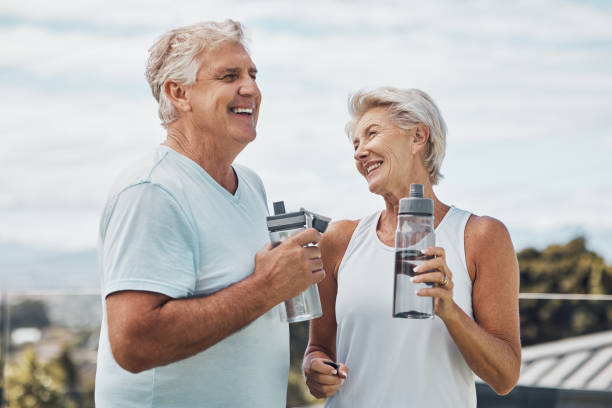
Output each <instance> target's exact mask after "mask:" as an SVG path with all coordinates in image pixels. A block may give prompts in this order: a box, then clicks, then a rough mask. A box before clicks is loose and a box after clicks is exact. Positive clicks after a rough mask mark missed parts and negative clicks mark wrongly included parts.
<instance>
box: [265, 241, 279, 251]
mask: <svg viewBox="0 0 612 408" xmlns="http://www.w3.org/2000/svg"><path fill="white" fill-rule="evenodd" d="M279 245H280V242H268V243H267V244H266V245H265V246H264V247H263V248H261V250H262V251H271V250H272V249H274V248H276V247H277V246H279Z"/></svg>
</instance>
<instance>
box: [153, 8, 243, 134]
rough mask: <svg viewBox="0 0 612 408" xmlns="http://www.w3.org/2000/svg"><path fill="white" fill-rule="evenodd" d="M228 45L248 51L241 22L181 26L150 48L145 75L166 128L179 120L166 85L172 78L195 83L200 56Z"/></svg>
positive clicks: (185, 82)
mask: <svg viewBox="0 0 612 408" xmlns="http://www.w3.org/2000/svg"><path fill="white" fill-rule="evenodd" d="M228 42H229V43H237V44H241V45H242V46H243V47H244V49H245V50H247V47H246V44H245V37H244V32H243V29H242V25H241V24H240V23H239V22H237V21H233V20H226V21H223V22H215V21H204V22H201V23H196V24H193V25H189V26H185V27H179V28H176V29H174V30H171V31H168V32H167V33H165V34H163V35H162V36H161V37H160V38H159V39H158V40H157V41H156V42H155V44H153V45H152V46H151V48H149V58H148V60H147V67H146V72H145V76H146V78H147V82H149V86H150V87H151V91H152V92H153V96H154V97H155V100H157V102H158V103H159V118H160V119H161V124H162V126H163V127H165V128H167V127H168V124H169V123H171V122H173V121H174V120H176V119H177V117H178V116H177V112H176V109H175V108H174V106H173V105H172V103H171V102H170V100H169V99H168V97H167V96H166V93H165V92H164V83H165V82H166V81H167V80H168V79H171V80H173V81H176V82H179V83H182V84H183V85H191V84H193V83H195V81H196V75H197V73H198V71H199V70H200V60H199V56H200V54H201V53H202V52H203V51H210V50H213V49H215V48H217V47H218V46H220V45H222V44H225V43H228ZM247 52H248V50H247Z"/></svg>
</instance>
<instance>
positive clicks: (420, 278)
mask: <svg viewBox="0 0 612 408" xmlns="http://www.w3.org/2000/svg"><path fill="white" fill-rule="evenodd" d="M423 254H424V255H433V256H434V257H435V258H433V259H430V260H427V261H424V262H423V263H422V264H420V265H419V266H417V267H416V268H414V271H415V272H417V273H418V275H416V276H414V277H412V278H411V279H412V282H414V283H433V284H435V286H434V287H433V288H423V289H419V291H418V292H417V295H419V296H430V297H433V298H434V299H435V300H434V313H435V314H436V315H438V316H439V317H440V318H441V319H442V320H445V319H446V318H447V317H450V315H451V313H453V312H454V311H455V308H454V304H455V302H454V300H453V288H454V286H455V284H454V283H453V273H452V272H451V270H450V269H449V268H448V265H447V264H446V256H445V254H444V248H440V247H432V248H427V249H425V250H423Z"/></svg>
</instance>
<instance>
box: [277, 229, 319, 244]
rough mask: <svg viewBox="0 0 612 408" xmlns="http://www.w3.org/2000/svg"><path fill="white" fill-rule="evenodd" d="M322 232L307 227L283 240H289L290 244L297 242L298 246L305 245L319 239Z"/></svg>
mask: <svg viewBox="0 0 612 408" xmlns="http://www.w3.org/2000/svg"><path fill="white" fill-rule="evenodd" d="M321 236H322V234H321V233H320V232H319V231H317V230H316V229H314V228H308V229H306V230H304V231H302V232H300V233H299V234H295V235H293V236H292V237H290V238H287V239H286V240H285V242H286V241H289V242H291V243H292V244H297V245H299V246H305V245H307V244H317V243H318V242H319V241H321Z"/></svg>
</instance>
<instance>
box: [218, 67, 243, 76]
mask: <svg viewBox="0 0 612 408" xmlns="http://www.w3.org/2000/svg"><path fill="white" fill-rule="evenodd" d="M239 73H240V68H238V67H235V68H234V67H221V68H219V69H217V75H221V74H239Z"/></svg>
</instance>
